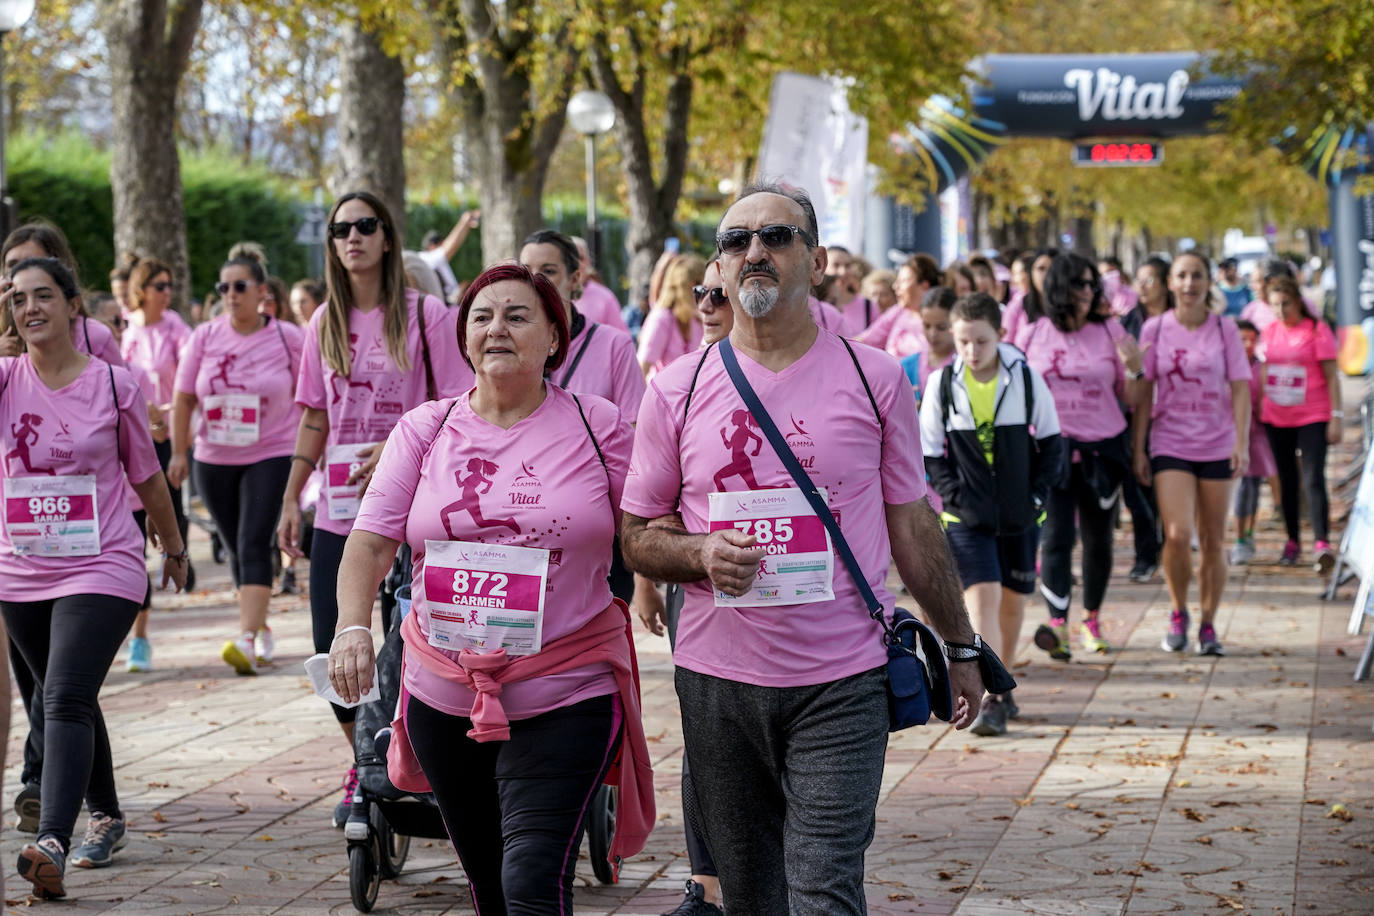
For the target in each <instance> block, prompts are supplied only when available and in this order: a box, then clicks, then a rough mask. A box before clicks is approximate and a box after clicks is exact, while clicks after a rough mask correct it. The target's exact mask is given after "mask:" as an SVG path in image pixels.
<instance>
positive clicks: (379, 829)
mask: <svg viewBox="0 0 1374 916" xmlns="http://www.w3.org/2000/svg"><path fill="white" fill-rule="evenodd" d="M372 831H373V834H374V835H375V836H376V837H377V846H378V848H379V849H380V850H381V855H380V856H378V859H377V864H378V867H379V870H380V871H381V874H382V877H383V878H387V879H393V878H398V877H400V875H401V869H402V868H405V864H406V857H407V856H409V855H410V837H408V836H405V835H403V834H400V833H397V832H396V831H395V830H394V829H393V828H392V826H391V824H390V823H389V822H388V821H387V819H386V817H385V816H384V815H383V814H382V811H381V808H379V807H377V806H376V805H374V806H373V807H372Z"/></svg>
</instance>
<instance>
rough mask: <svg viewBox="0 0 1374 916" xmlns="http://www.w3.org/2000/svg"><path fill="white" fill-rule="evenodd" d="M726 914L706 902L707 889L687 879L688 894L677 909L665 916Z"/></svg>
mask: <svg viewBox="0 0 1374 916" xmlns="http://www.w3.org/2000/svg"><path fill="white" fill-rule="evenodd" d="M724 913H725V911H724V910H722V909H721V908H720V907H718V906H716V905H715V904H714V903H707V902H706V889H705V888H704V887H702V886H701V885H700V884H698V883H697V882H695V881H693V880H692V879H690V878H688V879H687V893H686V894H684V895H683V898H682V902H681V903H679V904H678V906H677V909H675V910H669V911H668V912H666V913H664V914H663V916H723V914H724Z"/></svg>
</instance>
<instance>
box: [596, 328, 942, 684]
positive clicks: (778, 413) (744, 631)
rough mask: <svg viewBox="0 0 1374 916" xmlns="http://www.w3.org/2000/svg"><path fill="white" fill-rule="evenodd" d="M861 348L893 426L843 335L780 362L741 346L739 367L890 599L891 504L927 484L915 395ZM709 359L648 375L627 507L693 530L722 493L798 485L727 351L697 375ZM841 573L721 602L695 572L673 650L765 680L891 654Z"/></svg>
mask: <svg viewBox="0 0 1374 916" xmlns="http://www.w3.org/2000/svg"><path fill="white" fill-rule="evenodd" d="M854 353H855V356H857V357H858V360H859V364H860V365H861V366H862V367H863V372H864V375H865V377H866V378H867V379H868V384H869V386H870V387H871V389H872V391H873V396H874V398H875V399H876V400H877V402H878V407H879V409H880V411H881V413H882V415H883V425H881V426H880V425H879V423H878V419H877V418H876V417H875V416H874V412H873V406H872V404H871V403H870V402H869V400H868V395H867V394H866V393H865V392H864V386H863V384H862V383H861V382H860V380H859V377H858V371H857V370H856V369H855V367H854V361H853V360H852V359H851V358H850V356H849V353H848V351H847V350H846V349H845V345H844V342H843V341H842V340H841V339H840V338H839V337H838V336H837V335H835V334H830V333H827V332H824V331H822V332H819V333H818V334H817V336H816V341H815V343H814V344H813V345H812V346H811V349H809V350H808V351H807V352H806V354H805V355H803V356H802V357H801V358H800V359H798V360H797V361H796V362H795V363H793V364H792V365H790V366H788V367H787V368H786V369H783V370H782V371H781V372H776V373H775V372H770V371H769V370H767V369H765V368H763V367H762V366H760V365H759V364H758V363H756V362H754V361H753V360H752V359H750V358H749V357H748V356H746V355H745V354H743V353H739V352H738V351H737V355H738V357H739V363H740V368H741V369H742V370H743V372H744V374H745V376H746V377H747V378H748V379H749V382H750V384H751V385H752V386H753V388H754V390H755V392H757V393H758V396H759V399H760V400H761V401H762V402H763V405H764V407H765V408H766V409H767V410H768V412H769V414H770V416H772V418H773V420H774V422H775V423H776V424H777V426H778V429H779V430H780V431H782V432H783V434H784V435H785V436H786V438H787V441H788V444H789V445H790V446H791V447H792V450H793V452H794V453H795V454H796V455H797V456H798V458H799V459H800V460H801V463H802V465H803V466H804V467H805V469H806V471H807V473H808V474H809V475H810V477H811V479H812V480H813V481H814V482H815V483H816V485H817V486H821V487H825V488H826V489H827V490H828V491H829V498H830V506H831V508H832V510H834V512H835V515H836V517H837V518H838V519H839V522H840V527H841V529H842V530H843V531H844V533H845V537H846V539H847V540H848V541H849V546H850V547H851V548H852V549H853V551H854V555H855V557H857V558H858V562H859V565H860V566H861V567H862V568H863V570H864V574H865V575H866V576H867V578H868V584H869V586H870V587H871V588H872V589H873V592H874V594H875V595H876V596H877V598H878V600H880V601H882V602H883V606H884V607H887V608H891V607H892V606H893V598H892V595H891V593H890V592H889V591H888V590H887V587H886V585H885V584H884V583H885V581H886V579H887V571H888V568H889V566H890V563H891V549H890V544H889V542H888V534H887V524H886V522H885V510H884V504H889V503H890V504H893V505H900V504H903V503H909V502H914V501H915V500H918V499H920V498H921V497H922V496H924V495H925V493H926V480H925V465H924V462H923V461H922V458H921V436H920V431H919V428H918V421H917V418H916V399H915V398H914V397H912V396H911V384H910V382H908V381H907V378H906V374H905V373H904V372H902V369H901V367H900V366H899V365H898V364H897V362H896V361H895V360H893V359H892V358H891V357H890V356H887V355H886V354H884V353H881V352H879V351H877V350H874V349H872V348H870V347H859V346H856V347H854ZM699 362H700V360H698V359H684V360H679V361H678V362H676V363H673V364H672V365H671V366H669V367H668V368H666V369H664V370H663V371H662V372H660V373H659V374H658V375H657V376H655V378H654V380H653V382H652V383H651V384H650V385H649V393H648V395H647V396H646V397H645V398H644V406H643V408H642V409H641V410H640V412H639V424H638V426H637V428H636V430H635V448H634V457H633V458H632V459H631V461H630V476H629V478H628V480H627V481H626V485H625V499H624V502H623V508H624V510H625V511H626V512H630V513H633V514H635V515H638V516H641V517H643V518H649V519H653V518H659V517H660V516H664V515H668V514H670V513H674V512H680V513H681V516H682V520H683V523H684V524H685V525H686V528H687V530H688V531H690V532H693V533H704V532H706V531H707V530H709V522H708V519H709V510H708V495H709V494H710V493H712V492H737V491H742V490H757V489H765V488H773V487H793V486H795V484H794V483H793V481H792V477H791V475H790V474H788V473H787V471H786V470H785V469H784V468H783V466H782V463H781V462H780V461H779V460H778V457H777V455H776V454H775V453H774V451H773V450H772V448H770V447H769V445H768V443H767V441H766V440H765V439H764V438H763V436H762V434H761V433H760V432H759V430H758V429H757V427H755V426H754V425H753V422H752V420H751V419H750V418H749V415H748V412H747V411H746V410H745V407H744V401H743V400H741V398H740V396H739V394H738V393H737V392H736V391H735V387H734V385H733V384H731V382H730V379H729V376H728V375H726V373H725V368H724V366H723V364H722V363H721V360H720V355H719V353H711V354H710V355H708V356H707V358H706V360H705V362H704V363H702V365H701V371H700V374H699V375H697V378H696V385H695V388H693V387H692V376H693V373H694V372H696V369H697V364H698V363H699ZM689 390H690V391H691V404H690V410H688V411H687V418H686V425H685V426H684V423H683V407H684V404H685V402H686V401H687V397H688V392H689ZM756 450H757V453H756ZM679 497H680V501H679ZM833 583H834V592H835V597H834V599H833V600H830V601H821V602H816V603H812V604H796V605H788V606H782V607H776V606H775V607H716V606H715V602H714V598H713V597H712V592H711V587H710V584H709V583H708V582H706V581H705V580H701V581H697V582H690V583H687V584H686V585H685V586H684V592H685V596H686V604H685V606H684V607H683V610H682V618H681V622H680V624H679V627H678V635H677V648H676V649H675V651H674V661H675V662H676V663H677V664H678V665H681V666H682V667H684V668H688V669H690V670H692V671H696V672H698V673H701V674H708V675H711V676H713V677H720V678H728V679H730V680H736V681H742V682H744V683H747V684H757V685H760V686H765V687H795V686H804V685H810V684H820V683H824V682H827V681H833V680H837V679H839V678H844V677H848V676H850V675H853V674H858V673H859V672H862V671H868V670H870V669H872V668H876V667H878V666H879V665H882V664H884V663H885V662H886V660H887V652H886V650H885V649H884V648H883V644H882V640H881V638H880V637H881V631H880V629H879V627H878V625H877V624H876V623H874V622H873V621H872V620H871V619H869V617H868V615H867V614H866V613H865V611H864V603H863V601H862V600H860V598H859V591H858V587H857V586H856V585H855V584H854V582H853V580H852V579H851V578H850V576H849V572H848V571H847V570H846V569H845V567H844V564H843V563H841V562H840V561H839V559H838V558H836V561H835V566H834V576H833Z"/></svg>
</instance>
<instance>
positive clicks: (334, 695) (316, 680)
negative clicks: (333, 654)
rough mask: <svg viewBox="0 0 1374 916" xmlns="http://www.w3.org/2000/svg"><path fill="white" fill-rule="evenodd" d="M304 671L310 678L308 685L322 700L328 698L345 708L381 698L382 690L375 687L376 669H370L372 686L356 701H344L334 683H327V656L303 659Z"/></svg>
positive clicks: (313, 656) (321, 655)
mask: <svg viewBox="0 0 1374 916" xmlns="http://www.w3.org/2000/svg"><path fill="white" fill-rule="evenodd" d="M305 673H306V675H307V676H309V678H310V686H311V688H313V689H314V691H315V696H317V697H319V698H320V699H322V700H328V701H329V702H331V703H333V704H334V705H336V706H342V707H344V708H345V709H352V708H353V707H354V706H361V705H362V704H363V703H372V702H375V701H376V700H380V699H381V698H382V692H381V691H380V690H378V689H377V669H376V667H373V669H372V686H371V687H370V688H369V689H368V691H367V692H366V693H364V694H363V697H362V699H361V700H359V701H358V702H356V703H346V702H344V698H343V697H341V696H339V692H338V691H337V690H335V689H334V685H333V684H331V683H329V656H328V655H325V654H323V653H321V654H319V655H312V656H310V657H309V658H307V659H306V660H305Z"/></svg>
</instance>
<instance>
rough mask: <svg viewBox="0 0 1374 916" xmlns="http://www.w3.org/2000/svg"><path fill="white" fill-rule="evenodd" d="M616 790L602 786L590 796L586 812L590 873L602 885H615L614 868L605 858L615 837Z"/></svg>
mask: <svg viewBox="0 0 1374 916" xmlns="http://www.w3.org/2000/svg"><path fill="white" fill-rule="evenodd" d="M615 805H616V789H615V787H614V786H608V785H604V784H603V785H602V786H601V788H599V789H597V790H596V794H595V795H593V796H592V805H591V810H589V811H588V812H587V844H588V846H589V847H590V848H589V849H588V852H589V853H590V854H591V859H592V871H593V872H595V873H596V879H597V880H598V881H600V882H601V883H602V884H615V883H616V879H615V868H614V867H613V866H612V865H611V863H610V861H609V859H608V858H607V857H608V856H609V855H610V854H611V840H612V839H613V838H614V837H615Z"/></svg>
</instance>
